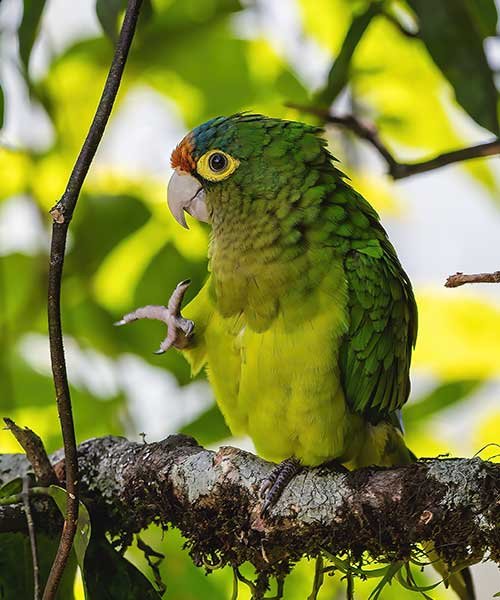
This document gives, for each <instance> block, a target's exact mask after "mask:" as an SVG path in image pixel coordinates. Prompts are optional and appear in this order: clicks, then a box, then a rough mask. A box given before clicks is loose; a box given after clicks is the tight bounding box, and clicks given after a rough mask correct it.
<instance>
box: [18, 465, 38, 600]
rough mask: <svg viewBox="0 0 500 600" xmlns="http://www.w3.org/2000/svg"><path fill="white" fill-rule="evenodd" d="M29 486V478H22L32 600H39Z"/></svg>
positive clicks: (36, 555) (36, 558)
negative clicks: (31, 574) (31, 576)
mask: <svg viewBox="0 0 500 600" xmlns="http://www.w3.org/2000/svg"><path fill="white" fill-rule="evenodd" d="M29 486H30V480H29V477H28V476H25V477H23V491H22V492H21V497H22V501H23V506H24V513H25V515H26V523H27V524H28V535H29V539H30V546H31V560H32V562H33V598H34V600H40V592H41V590H40V565H39V563H38V554H37V551H36V535H35V525H34V523H33V515H32V514H31V505H30V489H29Z"/></svg>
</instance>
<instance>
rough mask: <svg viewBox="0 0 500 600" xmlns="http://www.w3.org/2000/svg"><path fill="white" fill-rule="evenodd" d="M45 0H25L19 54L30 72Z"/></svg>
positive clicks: (19, 34) (20, 27) (20, 26)
mask: <svg viewBox="0 0 500 600" xmlns="http://www.w3.org/2000/svg"><path fill="white" fill-rule="evenodd" d="M44 7H45V0H24V12H23V19H22V21H21V24H20V25H19V30H18V36H19V55H20V56H21V61H22V63H23V66H24V70H25V72H26V73H28V65H29V60H30V56H31V51H32V49H33V45H34V43H35V40H36V36H37V33H38V27H39V25H40V19H41V18H42V13H43V9H44Z"/></svg>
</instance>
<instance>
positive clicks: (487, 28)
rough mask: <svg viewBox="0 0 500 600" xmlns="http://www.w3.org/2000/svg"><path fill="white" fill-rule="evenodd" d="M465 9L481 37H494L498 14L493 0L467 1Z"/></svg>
mask: <svg viewBox="0 0 500 600" xmlns="http://www.w3.org/2000/svg"><path fill="white" fill-rule="evenodd" d="M467 8H468V9H469V11H470V13H471V15H472V17H473V18H474V19H475V20H476V25H477V27H478V28H479V30H480V32H481V35H482V36H483V37H490V36H494V35H496V33H497V22H498V12H497V7H496V4H495V0H467Z"/></svg>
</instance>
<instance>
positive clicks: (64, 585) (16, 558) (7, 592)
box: [0, 532, 76, 600]
mask: <svg viewBox="0 0 500 600" xmlns="http://www.w3.org/2000/svg"><path fill="white" fill-rule="evenodd" d="M58 545H59V538H58V537H54V538H52V537H48V536H47V535H46V534H44V533H40V532H37V533H36V546H37V551H38V563H39V567H40V583H41V587H42V589H43V588H44V586H45V582H46V581H47V577H48V575H49V571H50V568H51V566H52V562H53V560H54V556H55V554H56V550H57V547H58ZM75 574H76V560H75V557H74V554H73V553H72V554H71V556H70V558H69V561H68V564H67V565H66V568H65V569H64V574H63V577H62V580H61V583H60V586H59V589H58V591H57V595H56V600H73V598H74V596H73V586H74V581H75ZM14 598H17V599H19V600H24V599H25V598H28V599H31V598H33V563H32V558H31V547H30V541H29V538H28V536H27V535H26V534H24V533H3V534H1V535H0V600H12V599H14Z"/></svg>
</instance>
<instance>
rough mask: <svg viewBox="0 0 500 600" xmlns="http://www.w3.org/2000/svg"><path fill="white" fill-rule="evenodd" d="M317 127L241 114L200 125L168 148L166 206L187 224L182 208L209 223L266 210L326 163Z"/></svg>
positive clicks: (271, 208) (291, 195)
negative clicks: (224, 216)
mask: <svg viewBox="0 0 500 600" xmlns="http://www.w3.org/2000/svg"><path fill="white" fill-rule="evenodd" d="M321 132H322V130H321V129H319V128H317V127H313V126H311V125H306V124H304V123H299V122H294V121H284V120H281V119H272V118H268V117H264V116H262V115H254V114H246V113H243V114H241V113H240V114H236V115H232V116H230V117H216V118H215V119H211V120H210V121H207V122H206V123H203V124H202V125H199V126H198V127H196V128H195V129H193V131H191V132H190V133H188V134H187V135H186V136H185V137H184V139H183V140H182V141H181V142H180V143H179V144H178V146H177V147H176V148H175V150H174V151H173V152H172V157H171V164H172V167H173V168H174V170H175V172H174V174H173V175H172V178H171V179H170V182H169V185H168V205H169V208H170V211H171V212H172V214H173V216H174V218H175V219H176V221H178V222H179V223H180V224H181V225H182V226H183V227H186V228H187V225H186V221H185V218H184V212H187V213H189V214H190V215H192V216H193V217H195V218H196V219H198V220H200V221H205V222H209V223H210V222H211V223H214V224H215V222H216V221H217V220H220V219H222V213H224V214H227V213H232V214H235V213H241V214H245V213H246V214H250V213H255V212H256V211H263V212H265V213H267V214H270V213H271V212H272V211H273V210H277V209H278V208H279V206H278V205H277V203H276V202H277V200H276V199H277V198H281V199H280V200H279V202H287V201H288V200H287V198H293V197H294V194H296V193H297V189H298V187H302V186H303V185H304V179H305V177H306V175H308V176H309V177H310V173H311V170H314V168H315V167H318V168H321V166H322V165H323V164H324V163H326V162H328V163H330V159H331V157H330V156H329V154H328V152H327V151H326V150H325V148H324V146H325V141H324V140H323V139H322V138H321V137H320V136H319V135H318V134H319V133H321ZM312 183H313V184H314V182H312ZM286 191H288V192H289V194H287V193H281V194H280V192H286Z"/></svg>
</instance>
